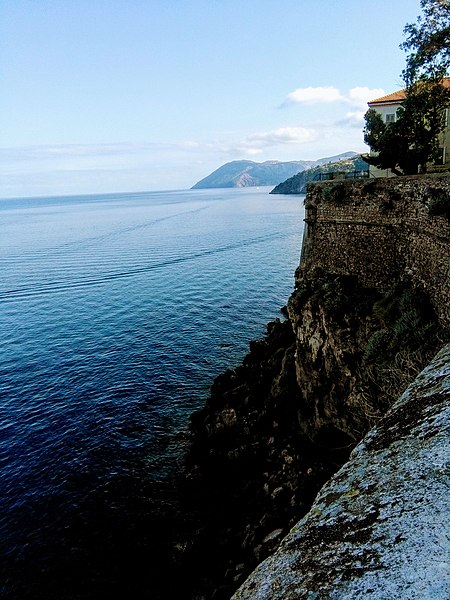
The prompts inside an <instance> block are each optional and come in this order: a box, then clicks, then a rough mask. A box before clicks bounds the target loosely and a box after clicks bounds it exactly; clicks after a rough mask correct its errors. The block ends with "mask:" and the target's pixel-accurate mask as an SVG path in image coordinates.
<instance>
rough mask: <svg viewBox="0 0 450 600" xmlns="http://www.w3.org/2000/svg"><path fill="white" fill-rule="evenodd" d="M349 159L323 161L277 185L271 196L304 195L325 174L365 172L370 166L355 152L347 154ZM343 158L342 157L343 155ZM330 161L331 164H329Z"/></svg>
mask: <svg viewBox="0 0 450 600" xmlns="http://www.w3.org/2000/svg"><path fill="white" fill-rule="evenodd" d="M346 154H347V155H348V157H346V158H344V159H342V160H338V161H335V162H333V159H335V158H338V157H332V158H331V159H321V160H322V161H325V160H326V161H327V162H322V164H321V165H319V166H317V167H313V168H310V169H305V170H304V171H302V172H301V173H297V174H296V175H294V176H293V177H290V178H289V179H287V180H286V181H283V182H282V183H280V184H279V185H277V186H276V187H275V188H274V189H273V190H272V191H271V192H270V193H271V194H304V193H306V186H307V184H308V183H310V182H311V181H317V180H318V179H319V178H320V176H321V175H322V174H323V173H327V172H330V171H332V172H335V173H336V172H343V173H350V172H351V171H364V170H366V169H367V168H368V164H367V163H366V162H365V161H364V160H363V159H362V158H361V157H360V156H359V155H358V154H356V153H355V152H347V153H346ZM341 156H342V155H341ZM328 160H329V162H328Z"/></svg>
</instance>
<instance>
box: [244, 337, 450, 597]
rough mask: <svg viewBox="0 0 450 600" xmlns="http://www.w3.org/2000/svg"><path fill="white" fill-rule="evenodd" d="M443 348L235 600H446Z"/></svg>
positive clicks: (449, 353) (447, 402)
mask: <svg viewBox="0 0 450 600" xmlns="http://www.w3.org/2000/svg"><path fill="white" fill-rule="evenodd" d="M449 461H450V345H447V346H446V347H445V348H444V349H443V350H442V351H441V352H440V353H439V354H438V355H437V356H436V357H435V359H434V360H433V361H432V362H431V363H430V364H429V365H428V366H427V367H426V369H425V370H424V371H423V372H422V373H421V374H420V375H419V376H418V377H417V379H416V380H415V381H414V382H413V383H412V384H411V385H410V386H409V387H408V389H407V390H406V392H405V393H404V394H403V395H402V397H401V398H400V399H399V400H398V401H397V402H396V403H395V404H394V405H393V406H392V407H391V408H390V409H389V410H388V412H387V413H386V415H385V416H384V417H383V418H382V419H381V420H380V422H379V424H378V425H377V426H376V427H375V428H374V429H372V430H371V431H370V432H369V434H368V435H367V436H366V437H365V438H364V440H363V441H362V442H361V443H360V444H358V446H357V447H356V448H355V449H354V450H353V452H352V454H351V456H350V460H349V461H348V462H347V463H346V464H345V465H344V466H343V467H342V469H341V470H340V471H339V472H338V473H337V474H336V475H334V476H333V477H332V478H331V480H330V481H329V482H328V483H327V484H326V485H325V486H324V487H323V488H322V490H321V491H320V493H319V495H318V497H317V499H316V501H315V502H314V504H313V506H312V508H311V510H310V511H309V512H308V514H307V515H306V516H305V517H304V518H303V519H302V520H301V521H300V522H299V523H298V524H297V525H296V526H295V527H294V528H293V529H292V531H291V532H290V533H289V535H288V536H287V537H286V538H285V539H284V540H283V542H282V544H281V546H280V547H279V549H278V550H277V552H276V553H275V554H274V555H273V556H271V557H270V558H268V559H266V560H265V561H264V562H262V563H261V564H260V565H259V567H258V568H257V569H256V571H255V572H254V573H253V574H252V575H251V576H250V577H249V578H248V579H247V581H246V582H245V583H244V585H243V586H242V587H241V588H240V589H239V590H238V591H237V593H236V594H235V595H234V596H233V599H234V600H250V599H251V600H289V599H294V598H295V600H301V599H305V600H306V599H308V600H312V599H313V598H314V599H317V600H319V599H322V598H324V599H325V598H327V599H328V598H335V599H339V600H344V599H348V600H350V599H352V600H353V599H355V598H367V599H371V598H372V599H374V600H375V599H376V600H379V599H380V598H430V599H431V598H433V600H447V598H449V597H450V544H449V537H450V525H449V519H448V517H449V514H450V493H449V486H450V473H449Z"/></svg>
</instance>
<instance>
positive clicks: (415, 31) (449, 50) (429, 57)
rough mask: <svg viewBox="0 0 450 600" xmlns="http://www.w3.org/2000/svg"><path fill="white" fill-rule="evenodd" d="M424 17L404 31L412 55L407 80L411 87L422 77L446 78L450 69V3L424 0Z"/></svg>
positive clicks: (447, 1)
mask: <svg viewBox="0 0 450 600" xmlns="http://www.w3.org/2000/svg"><path fill="white" fill-rule="evenodd" d="M420 6H421V8H422V11H423V14H422V15H421V16H419V17H418V18H417V23H409V24H408V25H406V27H405V29H404V34H405V36H406V41H405V42H404V43H403V44H401V46H400V47H401V48H403V50H405V51H406V52H408V53H409V54H408V57H407V61H406V68H405V70H404V71H403V78H404V80H405V81H406V83H407V85H410V84H411V83H412V82H414V81H415V80H416V79H417V78H419V77H420V76H421V75H426V76H427V77H431V78H436V77H443V76H445V74H446V72H447V70H448V68H449V67H450V1H449V0H421V2H420Z"/></svg>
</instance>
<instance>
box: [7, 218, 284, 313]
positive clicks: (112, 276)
mask: <svg viewBox="0 0 450 600" xmlns="http://www.w3.org/2000/svg"><path fill="white" fill-rule="evenodd" d="M198 210H201V209H198ZM166 218H169V217H166ZM286 235H287V234H286V233H281V232H272V233H270V234H265V235H260V236H255V237H252V238H247V239H245V240H240V241H238V242H234V243H230V244H224V245H222V246H218V247H216V248H207V249H204V250H200V251H198V252H191V253H188V254H185V255H182V256H173V257H170V258H167V259H165V260H161V261H158V262H154V263H151V264H146V265H134V266H131V267H129V268H128V269H126V270H121V271H110V272H104V273H102V274H100V275H98V276H96V275H80V276H78V277H76V278H74V279H68V278H62V279H56V280H53V281H47V282H45V283H33V284H32V285H27V286H20V287H17V288H15V289H10V290H4V291H1V290H0V302H1V303H4V302H10V301H16V300H22V299H27V298H30V297H33V296H43V295H47V294H54V293H59V292H64V291H66V290H72V289H74V288H86V287H91V286H98V285H102V284H104V283H107V282H110V281H114V280H119V279H125V278H129V277H135V276H137V275H142V274H145V273H150V272H152V271H155V270H160V269H164V268H167V267H170V266H172V265H177V264H180V263H185V262H191V261H194V260H198V259H201V258H203V257H207V256H211V255H215V254H222V253H224V252H230V251H233V250H237V249H240V248H246V247H250V246H253V245H256V244H261V243H264V242H267V241H271V240H275V239H282V238H285V237H286Z"/></svg>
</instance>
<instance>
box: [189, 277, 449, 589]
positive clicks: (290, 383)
mask: <svg viewBox="0 0 450 600" xmlns="http://www.w3.org/2000/svg"><path fill="white" fill-rule="evenodd" d="M284 314H285V316H287V317H288V318H286V319H285V320H282V321H280V320H276V321H275V322H273V323H270V324H269V326H268V328H267V335H266V337H265V338H264V339H263V340H259V341H255V342H252V343H251V344H250V352H249V354H248V355H247V357H246V358H245V359H244V362H243V364H242V365H241V366H239V367H237V368H236V369H233V370H229V371H227V372H226V373H224V374H223V375H221V376H220V377H218V378H217V379H216V381H215V382H214V385H213V387H212V390H211V396H210V398H209V400H208V401H207V403H206V406H205V408H204V409H202V410H201V411H199V412H198V413H195V414H194V415H193V417H192V432H193V437H192V445H191V448H190V451H189V455H188V463H187V472H186V477H185V479H184V481H183V482H182V485H181V489H182V494H181V495H182V497H183V498H184V502H185V505H184V512H185V514H191V519H192V520H191V527H192V529H191V532H190V534H189V535H188V536H187V540H188V541H187V542H186V543H185V545H184V551H183V553H182V557H181V561H182V563H183V565H184V569H185V571H186V573H189V576H190V577H191V580H190V584H191V592H190V596H188V597H190V598H199V597H204V598H213V597H214V598H217V599H219V598H223V599H227V598H229V597H230V596H231V594H232V592H233V591H234V590H235V589H236V588H237V587H238V585H239V584H240V583H241V582H242V581H243V580H244V579H245V577H246V576H247V575H248V574H249V572H250V571H251V570H253V568H254V567H255V566H256V565H257V564H258V563H259V562H260V561H261V560H263V559H264V558H265V557H266V556H268V555H269V554H270V553H272V552H273V551H274V550H275V548H276V547H277V546H278V544H279V543H280V541H281V539H282V538H283V537H284V536H285V535H286V533H287V532H288V531H289V530H290V528H291V527H292V526H293V525H294V524H295V523H296V522H297V521H298V520H299V519H300V518H301V517H302V516H303V515H305V514H306V512H307V511H308V510H309V508H310V506H311V503H312V501H313V499H314V497H315V495H316V494H317V492H318V491H319V489H320V488H321V487H322V485H323V484H324V483H325V482H326V481H327V480H328V479H329V477H330V476H331V475H332V473H334V472H335V471H336V470H337V469H338V468H339V466H340V465H342V464H343V463H344V462H345V461H346V460H347V458H348V455H349V453H350V451H351V449H352V448H353V447H354V445H355V443H356V442H357V441H359V440H360V439H361V438H362V436H363V435H364V434H365V433H366V432H367V430H368V429H369V427H370V426H371V425H373V424H374V423H375V422H377V420H378V419H379V418H380V416H381V415H382V414H383V413H384V412H385V410H386V409H387V407H388V406H389V405H390V404H391V403H392V401H393V399H394V397H395V396H396V395H397V394H398V392H399V391H401V390H402V388H404V387H405V385H406V383H405V382H409V381H410V379H411V378H412V377H414V375H415V374H416V373H417V372H418V371H419V370H421V369H422V368H423V366H424V365H425V364H426V363H427V362H428V360H429V359H430V358H431V356H433V354H434V352H435V351H436V350H437V349H438V348H439V347H440V346H441V344H442V331H441V329H440V327H439V326H438V324H437V321H436V318H435V316H434V313H433V311H432V310H431V308H430V306H429V303H428V300H427V298H426V296H425V294H423V293H422V292H419V291H415V290H412V289H410V287H409V286H408V284H407V282H404V283H403V284H402V285H400V286H397V287H394V288H393V289H392V290H390V291H389V292H388V293H387V294H381V293H380V292H379V291H377V290H375V289H372V288H362V287H360V286H359V285H358V282H357V279H356V278H355V277H352V276H340V275H336V274H331V273H327V272H325V271H323V270H321V269H314V270H313V271H311V272H310V273H309V274H308V276H305V275H304V274H301V273H300V271H299V272H298V273H297V281H296V288H295V291H294V292H293V294H292V296H291V298H290V300H289V304H288V308H287V309H285V310H284ZM391 363H392V364H395V370H394V371H395V372H394V374H393V376H392V377H391V376H389V377H386V374H387V373H388V372H389V364H391ZM185 581H186V580H185ZM185 589H186V588H185Z"/></svg>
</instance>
